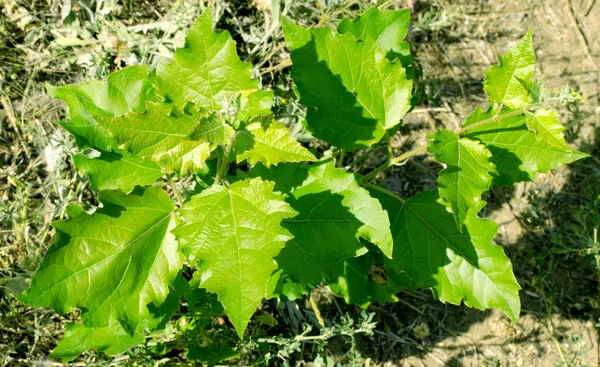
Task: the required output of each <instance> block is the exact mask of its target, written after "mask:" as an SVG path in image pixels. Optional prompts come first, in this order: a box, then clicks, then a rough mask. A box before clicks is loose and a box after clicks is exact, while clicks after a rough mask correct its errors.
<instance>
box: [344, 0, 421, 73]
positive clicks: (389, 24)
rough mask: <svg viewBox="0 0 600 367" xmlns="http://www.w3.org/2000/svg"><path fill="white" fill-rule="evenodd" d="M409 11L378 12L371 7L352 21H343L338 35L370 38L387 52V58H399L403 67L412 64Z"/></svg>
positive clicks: (375, 8) (360, 38)
mask: <svg viewBox="0 0 600 367" xmlns="http://www.w3.org/2000/svg"><path fill="white" fill-rule="evenodd" d="M409 23H410V9H408V8H405V9H400V10H379V9H378V8H377V7H371V8H369V9H367V10H366V11H365V12H364V13H362V14H361V15H359V16H358V17H356V18H354V20H350V19H344V20H342V21H341V22H340V24H339V25H338V27H337V30H338V32H340V33H351V34H352V35H353V36H354V37H355V38H356V39H358V40H364V39H365V38H367V37H371V38H373V39H375V40H377V43H378V44H379V47H381V49H382V50H384V51H387V52H388V58H389V59H393V58H394V57H399V58H400V60H401V61H402V64H403V65H405V66H406V65H407V63H409V62H412V61H413V60H412V57H411V54H410V45H409V44H408V42H406V41H405V40H404V39H405V38H406V35H407V34H408V26H409Z"/></svg>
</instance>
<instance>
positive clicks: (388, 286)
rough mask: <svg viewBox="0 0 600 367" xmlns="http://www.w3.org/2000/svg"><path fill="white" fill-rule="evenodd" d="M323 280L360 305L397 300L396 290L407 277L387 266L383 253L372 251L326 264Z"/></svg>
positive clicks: (402, 284) (341, 294)
mask: <svg viewBox="0 0 600 367" xmlns="http://www.w3.org/2000/svg"><path fill="white" fill-rule="evenodd" d="M325 280H326V281H327V284H328V285H329V287H330V288H331V291H332V292H333V293H335V294H337V295H340V296H342V297H344V299H345V300H346V302H348V303H350V304H355V305H358V306H359V307H362V308H366V307H367V306H368V305H369V304H371V303H372V302H375V301H377V302H395V301H397V300H398V298H397V297H396V293H398V292H400V291H401V290H402V289H403V288H404V287H405V285H406V280H404V279H402V277H401V276H399V275H398V274H396V272H394V271H393V270H392V271H390V270H388V269H386V266H385V260H384V256H383V255H381V254H378V253H375V252H373V251H369V252H368V253H366V254H365V255H362V256H359V257H356V258H352V259H347V260H344V261H340V262H337V263H334V264H329V265H327V266H326V267H325Z"/></svg>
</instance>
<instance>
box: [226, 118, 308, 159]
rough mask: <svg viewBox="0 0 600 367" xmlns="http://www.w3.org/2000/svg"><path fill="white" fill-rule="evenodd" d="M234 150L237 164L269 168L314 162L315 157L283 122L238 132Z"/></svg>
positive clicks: (254, 126)
mask: <svg viewBox="0 0 600 367" xmlns="http://www.w3.org/2000/svg"><path fill="white" fill-rule="evenodd" d="M233 149H234V151H235V153H236V157H237V158H236V159H237V163H240V162H242V161H244V160H246V159H247V160H248V163H250V164H256V163H258V162H261V163H263V164H264V165H265V166H267V167H269V166H271V165H273V164H277V163H280V162H303V161H310V162H314V161H316V160H317V158H315V156H314V155H313V154H312V153H311V152H309V151H308V150H307V149H306V148H304V147H303V146H302V145H301V144H300V143H298V141H297V140H296V139H294V138H293V137H292V136H291V135H290V130H289V129H288V128H286V127H285V126H284V125H283V124H282V123H281V122H275V121H273V122H271V123H270V124H268V125H267V126H264V124H263V123H261V122H255V123H252V124H250V125H248V126H246V128H245V129H243V130H241V131H239V132H238V134H237V136H236V138H235V143H234V145H233Z"/></svg>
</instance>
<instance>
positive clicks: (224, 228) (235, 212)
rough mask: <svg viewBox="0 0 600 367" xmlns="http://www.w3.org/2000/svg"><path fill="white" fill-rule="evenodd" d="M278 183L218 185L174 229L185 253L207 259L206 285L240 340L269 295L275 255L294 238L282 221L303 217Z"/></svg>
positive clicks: (193, 202) (203, 284)
mask: <svg viewBox="0 0 600 367" xmlns="http://www.w3.org/2000/svg"><path fill="white" fill-rule="evenodd" d="M273 185H274V184H273V183H272V182H266V181H262V180H260V179H258V178H255V179H251V180H246V181H238V182H236V183H234V184H232V185H231V186H230V187H224V186H213V187H211V188H209V189H207V190H205V191H203V192H202V193H200V194H199V195H197V196H194V197H193V198H192V200H190V201H189V202H187V203H185V204H184V205H183V207H182V208H181V210H180V213H181V216H182V218H183V219H184V221H185V223H186V224H185V225H182V226H179V227H177V228H176V229H175V230H174V231H173V233H174V234H175V235H176V236H177V237H178V238H179V240H180V242H181V243H182V251H183V252H184V253H185V254H186V255H187V256H188V257H189V258H190V259H196V260H200V261H202V266H203V269H206V271H205V272H204V273H203V274H202V278H201V284H200V286H201V287H203V288H206V289H207V290H208V291H210V292H213V293H216V294H218V296H219V301H220V302H221V303H222V304H223V307H224V308H225V310H226V312H227V315H228V316H229V319H230V320H231V322H232V323H233V325H234V326H235V329H236V331H237V333H238V335H239V336H240V338H241V337H242V336H243V335H244V331H245V329H246V326H247V325H248V322H249V321H250V317H251V316H252V314H253V313H254V311H255V310H256V307H257V306H258V305H259V303H260V302H261V300H262V299H263V297H265V294H266V293H267V292H266V291H267V284H268V283H269V280H270V279H271V273H273V271H274V270H275V269H276V268H277V264H276V263H275V261H274V260H273V257H274V256H276V255H277V254H278V253H279V251H280V250H281V248H282V247H283V245H284V244H285V242H286V241H288V240H289V239H291V235H290V233H289V232H288V231H287V230H285V229H284V228H283V227H281V226H280V223H281V221H282V219H284V218H290V217H293V216H294V215H296V214H297V213H296V212H295V211H294V210H293V209H292V208H291V207H290V206H289V205H288V204H287V203H286V202H285V201H284V200H283V198H282V196H281V195H278V194H274V193H273Z"/></svg>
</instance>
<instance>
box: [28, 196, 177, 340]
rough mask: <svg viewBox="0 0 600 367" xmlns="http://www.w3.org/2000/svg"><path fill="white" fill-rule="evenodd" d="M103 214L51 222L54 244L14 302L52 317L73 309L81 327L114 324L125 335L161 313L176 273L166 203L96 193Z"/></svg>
mask: <svg viewBox="0 0 600 367" xmlns="http://www.w3.org/2000/svg"><path fill="white" fill-rule="evenodd" d="M98 200H99V201H100V203H102V207H99V208H97V209H96V211H95V212H94V213H93V214H91V215H89V214H86V213H80V214H79V215H77V216H75V217H73V218H71V219H69V220H66V221H58V222H54V224H53V226H54V228H55V229H56V231H57V235H56V240H55V242H54V243H53V244H52V245H51V246H50V248H49V249H48V252H47V253H46V256H45V257H44V259H43V261H42V263H41V265H40V267H39V269H38V270H37V272H36V273H35V275H34V277H33V279H32V280H31V285H30V287H29V289H28V290H27V291H25V292H24V293H23V294H21V295H20V296H19V297H18V298H19V300H21V301H22V302H24V303H27V304H29V305H31V306H47V307H51V308H53V309H54V310H56V311H57V312H59V313H66V312H70V311H72V310H73V309H74V308H79V309H80V310H81V311H82V315H81V318H82V320H83V323H84V324H85V325H86V326H87V327H89V328H98V327H100V328H102V327H108V326H111V325H115V323H117V322H118V323H119V324H121V325H122V327H123V328H125V330H126V331H127V333H128V334H129V335H133V334H134V332H135V330H137V327H138V326H139V325H140V324H141V323H142V322H143V320H144V319H146V318H147V317H148V315H149V310H148V307H147V305H148V304H149V303H154V304H156V305H160V304H161V303H162V302H163V301H164V300H165V298H166V297H167V293H168V290H169V285H170V284H172V283H173V281H174V279H175V276H176V275H177V272H178V271H179V269H180V267H181V261H182V258H181V256H180V254H179V252H178V246H177V242H176V241H175V238H174V237H173V236H172V235H171V234H170V233H169V231H170V229H172V228H173V227H174V226H175V219H174V217H173V210H174V207H173V202H172V201H171V199H170V198H169V197H168V196H167V195H166V194H165V193H164V191H162V189H161V188H160V187H151V188H148V189H146V190H145V191H144V190H134V192H133V193H131V194H129V195H126V194H124V193H122V192H120V191H101V192H100V194H99V195H98Z"/></svg>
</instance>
